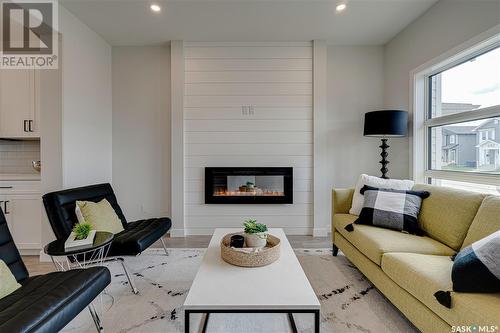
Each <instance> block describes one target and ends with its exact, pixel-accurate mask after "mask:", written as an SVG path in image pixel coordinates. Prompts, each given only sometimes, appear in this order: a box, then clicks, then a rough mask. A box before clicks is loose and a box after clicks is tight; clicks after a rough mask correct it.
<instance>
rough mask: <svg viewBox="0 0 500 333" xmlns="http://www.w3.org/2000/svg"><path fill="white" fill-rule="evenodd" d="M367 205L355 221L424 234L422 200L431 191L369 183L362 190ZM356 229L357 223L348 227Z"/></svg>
mask: <svg viewBox="0 0 500 333" xmlns="http://www.w3.org/2000/svg"><path fill="white" fill-rule="evenodd" d="M361 194H363V196H364V198H365V199H364V200H365V201H364V204H363V208H362V209H361V213H360V214H359V217H358V219H357V220H356V221H354V223H355V224H367V225H372V226H375V227H380V228H387V229H393V230H398V231H404V232H408V233H410V234H414V235H419V236H423V235H424V232H423V230H422V229H420V226H419V224H418V214H419V213H420V207H421V206H422V200H423V199H425V198H427V197H429V195H430V193H429V192H427V191H405V190H392V189H380V188H376V187H371V186H367V185H365V186H364V187H363V188H362V189H361ZM345 229H346V230H347V231H349V232H350V231H353V230H354V226H353V224H349V225H347V226H346V227H345Z"/></svg>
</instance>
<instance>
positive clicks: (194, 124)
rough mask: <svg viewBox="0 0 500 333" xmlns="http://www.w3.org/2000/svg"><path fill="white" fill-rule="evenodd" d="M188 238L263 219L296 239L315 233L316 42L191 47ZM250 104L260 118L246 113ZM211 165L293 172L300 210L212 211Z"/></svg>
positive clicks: (186, 149)
mask: <svg viewBox="0 0 500 333" xmlns="http://www.w3.org/2000/svg"><path fill="white" fill-rule="evenodd" d="M184 46H185V47H184V64H185V76H184V157H185V159H184V179H185V183H184V189H185V197H184V200H185V202H184V208H185V209H184V214H185V219H184V225H185V230H186V234H209V233H211V232H212V231H213V229H214V228H217V227H238V226H240V225H241V223H242V222H243V220H244V219H245V218H248V217H255V218H256V219H258V220H259V221H260V222H263V223H266V224H268V225H269V226H271V227H283V228H285V230H286V231H287V232H288V233H290V234H310V233H311V231H312V228H313V218H312V215H313V192H312V190H313V189H312V187H313V180H312V179H313V87H312V85H313V72H312V69H313V49H312V43H311V42H293V43H215V42H214V43H207V42H202V43H201V42H200V43H185V44H184ZM243 106H245V107H247V106H249V107H251V109H253V114H251V112H250V114H248V113H249V112H245V113H247V114H244V112H243V110H242V107H243ZM206 166H212V167H217V166H220V167H222V166H226V167H228V166H250V167H258V166H292V167H294V204H293V205H205V204H204V181H203V178H204V168H205V167H206Z"/></svg>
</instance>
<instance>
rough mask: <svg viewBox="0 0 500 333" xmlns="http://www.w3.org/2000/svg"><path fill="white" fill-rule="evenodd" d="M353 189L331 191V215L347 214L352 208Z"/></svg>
mask: <svg viewBox="0 0 500 333" xmlns="http://www.w3.org/2000/svg"><path fill="white" fill-rule="evenodd" d="M353 196H354V189H353V188H346V189H333V191H332V215H334V214H349V210H350V209H351V206H352V197H353Z"/></svg>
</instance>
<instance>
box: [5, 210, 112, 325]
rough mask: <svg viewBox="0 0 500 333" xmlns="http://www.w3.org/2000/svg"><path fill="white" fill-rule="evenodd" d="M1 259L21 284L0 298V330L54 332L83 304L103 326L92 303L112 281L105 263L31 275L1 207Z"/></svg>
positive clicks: (72, 316)
mask: <svg viewBox="0 0 500 333" xmlns="http://www.w3.org/2000/svg"><path fill="white" fill-rule="evenodd" d="M0 259H1V260H3V261H4V262H5V263H6V264H7V266H8V267H9V268H10V270H11V272H12V274H14V276H15V277H16V280H17V282H18V283H20V284H21V288H19V289H17V290H16V291H14V292H13V293H12V294H10V295H7V296H5V297H4V298H2V299H0V332H6V333H7V332H9V333H17V332H19V333H22V332H30V333H34V332H47V333H52V332H57V331H59V330H61V329H62V328H63V327H64V326H66V324H68V323H69V322H70V321H71V320H72V319H73V318H75V317H76V316H77V315H78V314H79V313H80V312H81V311H82V310H83V309H85V307H88V308H89V310H90V314H91V315H92V318H93V320H94V323H95V324H96V327H97V330H98V331H101V330H102V326H101V322H100V319H99V316H98V315H97V312H96V311H95V309H94V306H93V305H92V303H91V302H92V301H93V300H94V298H96V297H97V296H98V295H99V294H100V293H101V292H102V291H103V290H104V288H106V286H107V285H108V284H109V283H110V282H111V274H110V273H109V270H108V269H107V268H106V267H92V268H88V269H75V270H71V271H67V272H53V273H49V274H45V275H37V276H32V277H30V276H29V275H28V270H27V269H26V266H25V265H24V263H23V260H22V258H21V256H20V255H19V251H18V250H17V247H16V245H15V244H14V241H13V240H12V236H11V234H10V231H9V228H8V227H7V222H6V221H5V216H4V214H3V211H2V210H1V209H0Z"/></svg>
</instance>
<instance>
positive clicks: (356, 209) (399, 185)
mask: <svg viewBox="0 0 500 333" xmlns="http://www.w3.org/2000/svg"><path fill="white" fill-rule="evenodd" d="M413 184H414V182H413V180H406V179H383V178H379V177H374V176H368V175H365V174H362V175H360V176H359V178H358V182H357V183H356V187H355V188H354V195H353V198H352V207H351V209H350V210H349V214H353V215H359V214H360V213H361V209H362V208H363V202H364V197H363V194H361V189H362V188H363V186H365V185H368V186H373V187H378V188H386V189H393V190H409V189H411V187H412V186H413Z"/></svg>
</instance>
